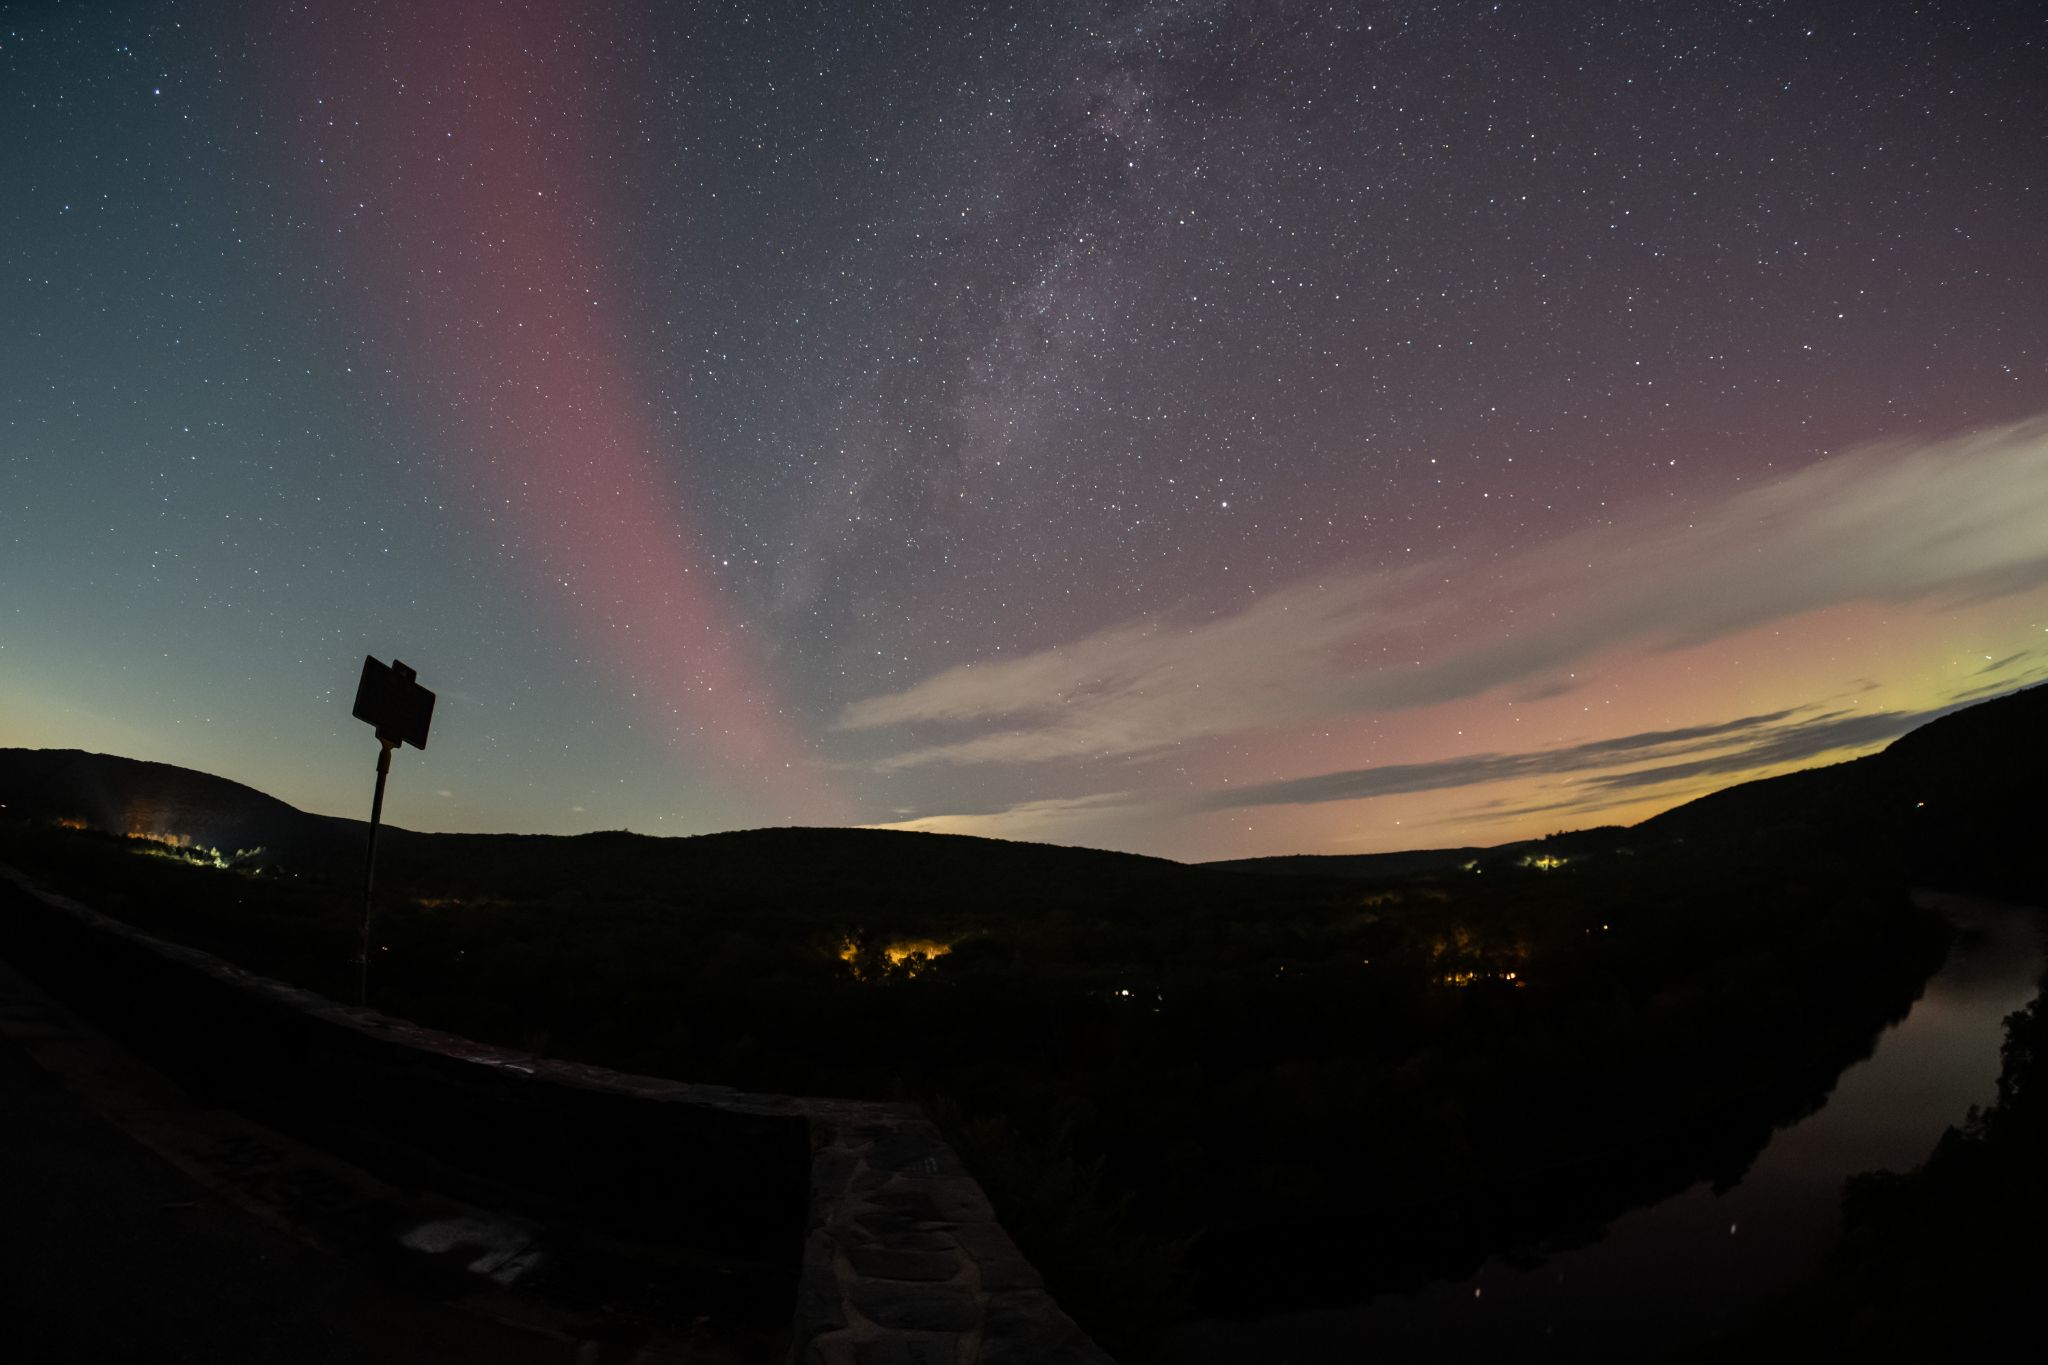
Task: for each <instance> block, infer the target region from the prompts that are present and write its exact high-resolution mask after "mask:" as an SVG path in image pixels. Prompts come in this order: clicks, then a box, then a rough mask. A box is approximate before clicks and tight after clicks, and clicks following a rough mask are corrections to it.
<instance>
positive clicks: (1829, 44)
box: [0, 0, 2048, 858]
mask: <svg viewBox="0 0 2048 1365" xmlns="http://www.w3.org/2000/svg"><path fill="white" fill-rule="evenodd" d="M2044 110H2048V11H2044V10H2043V9H2041V8H2040V7H2038V6H2036V5H2031V4H2013V5H2004V6H1993V5H1976V4H1960V3H1959V4H1915V5H1899V4H1870V5H1863V6H1836V5H1818V4H1807V5H1778V4H1765V3H1749V4H1746V3H1734V2H1732V0H1716V2H1715V3H1706V4H1677V3H1673V4H1650V3H1629V4H1623V3H1612V4H1587V3H1555V4H1511V3H1502V4H1434V5H1411V4H1399V5H1386V6H1352V5H1338V4H1330V5H1314V4H1291V3H1282V2H1281V0H1257V2H1255V3H1188V4H1171V3H1156V4H1117V3H1107V2H1105V0H1096V2H1095V3H1066V2H1065V0H1039V2H1035V3H1020V4H1015V5H1001V4H976V3H962V4H916V3H890V4H860V3H854V0H832V2H831V3H818V4H801V3H787V4H768V5H744V4H654V3H647V4H643V5H621V6H585V5H574V4H568V3H558V4H550V3H527V4H517V3H510V4H489V3H469V2H464V3H444V2H443V0H436V3H432V4H413V3H396V2H395V0H392V2H388V3H348V4H340V3H336V4H300V5H283V4H253V3H250V4H225V3H206V4H190V5H175V4H117V5H105V4H100V5H86V4H50V3H41V4H19V3H17V4H13V5H9V6H4V7H0V744H7V745H30V746H38V747H41V746H67V747H80V748H86V749H93V750H101V751H108V752H115V753H123V754H129V755H133V756H136V757H144V758H154V759H161V760H164V761H168V762H174V763H180V764H185V765H188V766H191V767H195V768H200V769H204V770H207V771H211V772H217V773H221V774H223V775H225V776H229V777H233V778H236V779H239V780H241V781H245V782H248V783H251V784H252V785H255V786H258V787H260V788H263V789H264V790H267V791H270V792H272V793H274V794H276V795H278V796H281V797H283V798H284V799H286V800H289V801H291V802H293V803H294V804H297V805H300V806H303V807H306V808H308V809H312V810H317V811H322V812H329V813H338V814H349V815H361V814H363V813H364V809H363V808H364V807H366V805H367V802H368V796H369V788H370V782H371V774H372V766H373V762H374V759H375V755H376V744H375V742H374V740H373V739H372V737H371V735H370V733H369V731H368V729H367V728H366V727H364V726H362V725H361V724H360V723H358V722H356V721H354V720H352V719H351V718H350V717H349V715H348V707H349V702H350V700H351V697H352V694H353V688H354V682H355V677H356V672H357V669H358V667H359V665H360V663H361V659H362V656H363V655H364V654H365V653H374V654H376V655H378V656H379V657H381V658H387V659H388V658H390V657H392V656H393V655H396V656H397V657H399V658H401V659H403V660H405V661H406V662H408V663H409V664H411V665H413V666H414V667H415V668H417V669H418V670H419V673H420V680H421V682H422V683H424V684H426V685H427V686H429V687H432V688H435V689H436V690H437V691H438V692H439V694H440V706H439V710H438V711H437V714H436V718H435V727H434V733H433V737H432V742H431V744H430V747H429V748H428V749H427V750H426V751H425V752H424V753H416V752H414V751H411V750H407V751H405V752H404V753H403V754H402V755H401V756H400V757H399V759H398V761H397V764H396V768H395V772H394V776H393V780H392V787H391V795H390V799H389V801H388V803H387V808H386V813H387V817H388V818H390V819H392V820H394V821H395V822H397V823H399V824H403V825H409V826H412V827H415V828H422V829H479V830H539V831H551V832H577V831H583V830H590V829H607V828H622V827H623V828H630V829H635V830H641V831H645V832H650V833H676V834H681V833H695V832H701V831H706V830H713V829H724V828H735V827H746V826H756V825H763V824H786V823H792V822H797V823H845V824H894V825H901V826H905V827H910V828H921V829H934V830H953V831H962V832H973V833H988V834H998V835H1004V836H1009V837H1018V838H1032V839H1048V840H1053V841H1057V842H1063V843H1079V844H1090V845H1097V846H1106V847H1116V848H1129V849H1135V850H1139V851H1145V852H1156V853H1164V854H1168V855H1171V856H1175V857H1183V858H1202V857H1227V856H1235V855H1242V854H1250V853H1273V852H1288V851H1308V852H1359V851H1372V850H1378V849H1387V848H1399V847H1417V846H1433V845H1448V844H1459V843H1468V842H1497V841H1501V840H1505V839H1509V838H1516V837H1521V836H1526V835H1530V834H1540V833H1544V832H1547V831H1550V830H1554V829H1562V828H1572V827H1578V826H1584V825H1589V824H1598V823H1607V822H1615V821H1626V820H1632V819H1636V818H1640V817H1642V816H1644V815H1647V814H1649V813H1651V812H1652V811H1654V810H1657V809H1660V808H1662V807H1664V806H1668V805H1671V804H1674V803H1676V802H1677V801H1679V800H1682V799H1685V798H1687V797H1690V796H1692V795H1696V794H1698V793H1699V792H1702V791H1705V790H1709V789H1711V788H1714V787H1717V786H1722V785H1726V784H1727V783H1729V782H1731V781H1734V780H1737V779H1739V778H1741V777H1744V776H1749V775H1755V774H1759V773H1764V772H1774V771H1782V770H1785V769H1787V768H1791V767H1798V766H1805V765H1809V764H1812V763H1816V762H1824V761H1832V760H1834V759H1838V758H1842V757H1847V756H1850V755H1852V754H1854V753H1857V752H1862V751H1866V750H1868V749H1869V748H1871V747H1873V746H1875V745H1878V744H1881V743H1883V742H1885V741H1887V740H1889V739H1890V738H1891V737H1893V736H1894V735H1896V734H1898V733H1900V732H1901V731H1903V730H1904V729H1906V728H1909V727H1910V726H1912V725H1913V724H1916V723H1918V722H1919V721H1921V720H1923V719H1925V718H1926V717H1927V716H1928V715H1929V714H1930V713H1933V712H1936V711H1939V710H1940V709H1942V708H1943V707H1946V706H1951V705H1954V704H1956V703H1958V702H1961V701H1965V700H1968V699H1971V698H1975V697H1981V696H1988V695H1992V694H1994V693H1997V692H2000V691H2004V690H2008V689H2010V688H2012V687H2014V686H2017V685H2020V684H2022V683H2025V682H2028V681H2032V680H2038V679H2041V678H2044V677H2048V113H2044Z"/></svg>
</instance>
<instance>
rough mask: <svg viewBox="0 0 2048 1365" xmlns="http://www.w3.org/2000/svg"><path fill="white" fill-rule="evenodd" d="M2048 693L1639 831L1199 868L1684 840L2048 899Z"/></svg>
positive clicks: (1270, 871)
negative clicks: (1888, 867) (1849, 861)
mask: <svg viewBox="0 0 2048 1365" xmlns="http://www.w3.org/2000/svg"><path fill="white" fill-rule="evenodd" d="M2044 773H2048V686H2040V687H2033V688H2029V689H2027V690H2025V691H2023V692H2014V693H2011V694H2009V695H2007V696H2003V697H1998V698H1994V699H1993V700H1991V701H1985V702H1979V703H1978V704H1976V705H1974V706H1970V707H1966V708H1964V709H1963V710H1960V711H1956V712H1953V713H1951V714H1949V715H1946V716H1942V717H1940V718H1939V719H1936V720H1932V721H1929V722H1928V723H1927V724H1925V725H1923V726H1921V727H1919V728H1918V729H1916V730H1913V731H1911V732H1909V733H1907V734H1905V735H1902V736H1900V737H1899V738H1898V739H1896V740H1894V741H1893V742H1892V743H1891V745H1890V746H1889V747H1887V748H1885V749H1883V750H1882V751H1880V752H1878V753H1875V754H1869V755H1866V756H1865V757H1863V758H1858V759H1852V760H1850V761H1848V762H1846V763H1835V764H1830V765H1828V766H1826V767H1821V768H1808V769H1805V770H1803V771H1801V772H1795V773H1786V774H1784V775H1782V776H1779V777H1767V778H1761V779H1759V780H1757V781H1755V782H1744V783H1741V784H1739V785H1737V786H1733V787H1727V788H1723V789H1722V790H1720V791H1717V792H1713V793H1710V794H1709V795H1706V796H1703V797H1700V798H1699V799H1697V800H1694V801H1689V802H1687V803H1686V804H1684V805H1682V806H1676V807H1673V808H1672V809H1671V810H1668V811H1665V812H1664V813H1663V814H1661V815H1656V816H1653V817H1651V818H1650V819H1648V820H1645V821H1643V822H1642V823H1641V824H1638V825H1634V826H1630V827H1627V828H1623V827H1619V826H1608V827H1605V828H1602V829H1590V830H1579V831H1575V832H1572V833H1567V834H1558V835H1552V836H1550V837H1549V838H1547V839H1540V840H1523V841H1520V842H1517V843H1511V844H1498V845H1494V846H1492V847H1489V848H1451V849H1421V850H1413V851H1406V852H1399V853H1369V854H1355V855H1315V854H1294V855H1288V856H1283V857H1274V858H1241V859H1234V860H1230V861H1226V862H1216V863H1208V864H1204V866H1208V867H1215V868H1231V869H1236V870H1238V871H1243V872H1252V873H1258V874H1261V875H1276V874H1277V875H1285V876H1321V877H1340V878H1346V879H1355V880H1365V881H1387V880H1394V879H1398V878H1402V877H1409V876H1420V875H1425V874H1428V873H1432V872H1439V871H1444V870H1447V869H1449V868H1453V867H1457V866H1460V865H1462V864H1464V863H1466V862H1478V863H1481V864H1487V865H1491V864H1495V863H1500V862H1512V861H1515V860H1518V859H1520V858H1523V857H1527V856H1531V855H1535V854H1538V853H1543V852H1552V853H1561V854H1565V855H1567V856H1571V855H1575V854H1578V853H1587V852H1597V851H1600V850H1602V849H1606V848H1617V847H1629V848H1635V849H1640V850H1647V849H1650V848H1654V847H1657V846H1658V845H1661V844H1671V843H1684V844H1691V845H1699V846H1704V847H1708V848H1715V847H1730V848H1733V847H1738V846H1739V847H1740V848H1741V850H1742V851H1743V852H1744V854H1745V856H1756V855H1763V856H1768V857H1787V858H1811V857H1813V856H1815V855H1826V856H1830V857H1852V858H1854V857H1867V858H1870V859H1876V860H1882V861H1885V862H1889V863H1893V864H1896V866H1897V868H1898V870H1899V871H1900V872H1901V873H1903V874H1904V875H1907V876H1911V877H1915V878H1919V879H1922V880H1926V881H1938V882H1942V883H1944V884H1947V885H1953V886H1958V887H1962V886H1969V887H1975V888H1978V889H1982V890H1987V891H2009V892H2015V893H2023V894H2026V895H2040V894H2044V893H2048V852H2044V849H2048V837H2044V834H2043V831H2044V830H2048V781H2044Z"/></svg>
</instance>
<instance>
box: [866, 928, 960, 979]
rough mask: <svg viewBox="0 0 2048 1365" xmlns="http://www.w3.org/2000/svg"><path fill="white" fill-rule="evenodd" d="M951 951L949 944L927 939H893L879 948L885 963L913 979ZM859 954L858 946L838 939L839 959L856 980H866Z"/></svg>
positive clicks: (951, 946)
mask: <svg viewBox="0 0 2048 1365" xmlns="http://www.w3.org/2000/svg"><path fill="white" fill-rule="evenodd" d="M952 951H953V945H952V944H950V943H941V942H939V941H938V940H937V939H931V938H904V939H895V940H893V941H891V942H889V943H885V944H883V945H882V956H883V957H885V958H887V959H888V960H889V965H890V966H891V967H892V968H895V969H898V970H900V971H901V972H903V974H904V975H906V976H916V975H917V974H918V973H919V972H922V971H924V970H925V969H926V968H928V967H930V966H931V965H932V963H933V962H935V961H937V960H938V959H939V958H942V957H944V956H945V955H946V954H947V953H950V952H952ZM862 953H863V950H862V948H861V945H860V944H859V943H858V942H857V941H856V940H854V939H852V938H846V939H842V940H840V944H839V960H840V961H841V962H844V963H845V964H846V965H847V967H848V968H849V969H851V970H852V972H853V976H854V979H855V980H856V981H865V980H867V979H868V976H867V975H866V974H864V973H863V970H862V967H861V958H862Z"/></svg>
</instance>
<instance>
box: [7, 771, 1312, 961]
mask: <svg viewBox="0 0 2048 1365" xmlns="http://www.w3.org/2000/svg"><path fill="white" fill-rule="evenodd" d="M0 805H4V806H6V807H7V813H9V814H13V815H18V816H26V817H28V818H31V819H38V820H75V821H79V822H82V823H83V824H85V825H87V826H89V827H91V828H93V829H98V830H104V831H107V832H109V833H115V834H146V835H152V836H158V837H164V836H169V837H175V838H182V839H185V840H187V841H189V842H190V843H192V844H194V845H198V846H202V847H212V848H216V849H219V850H221V851H223V852H228V853H232V852H234V851H236V850H244V849H247V850H254V849H261V850H262V853H261V855H260V856H259V857H257V858H254V859H251V861H255V862H260V863H264V864H268V865H272V866H280V867H287V868H290V869H292V870H295V871H304V872H313V873H318V874H329V875H333V874H346V873H348V872H349V870H350V869H352V868H354V867H356V866H357V865H359V863H360V860H361V858H362V849H363V840H364V832H365V825H364V822H362V821H359V820H348V819H342V818H340V817H336V816H323V815H313V814H309V813H308V812H305V811H301V810H299V809H297V808H295V807H293V806H290V805H287V804H286V803H284V802H282V801H279V800H277V799H276V798H274V797H271V796H266V795H265V794H263V793H262V792H259V791H256V790H255V789H254V788H251V787H246V786H243V785H242V784H241V783H238V782H231V781H228V780H227V779H225V778H219V777H214V776H211V775H209V774H206V773H199V772H193V771H191V770H189V769H185V768H178V767H173V766H171V765H169V764H164V763H149V762H142V761H139V760H136V759H129V758H121V757H118V756H115V755H112V754H93V753H85V752H81V751H79V750H69V749H4V750H0ZM378 877H379V880H380V882H383V883H387V884H389V885H391V886H393V887H397V886H400V885H404V886H409V887H411V888H413V889H415V890H423V891H429V892H431V893H433V894H435V895H439V896H447V897H455V898H462V899H483V900H490V899H505V898H518V899H537V898H545V897H550V896H555V895H564V894H575V895H596V896H603V897H613V898H618V897H653V898H657V899H660V898H668V897H673V896H675V895H676V894H677V893H678V891H685V892H687V893H689V894H692V895H695V896H698V897H702V898H704V899H708V900H716V901H719V902H721V903H723V904H726V905H743V904H747V903H750V902H753V903H786V902H789V901H792V900H801V901H803V902H805V903H806V904H810V905H814V906H818V905H828V904H830V903H831V902H832V901H833V900H834V899H843V900H845V901H846V902H848V903H849V904H854V903H857V904H859V905H862V906H873V905H875V904H877V903H881V904H886V905H890V906H893V907H895V908H897V909H898V910H900V911H901V912H902V914H903V917H904V918H906V919H922V920H929V918H930V917H931V915H932V914H933V913H937V914H939V915H940V917H941V918H943V919H946V920H949V921H953V922H960V921H963V920H966V921H972V920H993V919H1001V918H1003V917H1005V916H1010V915H1030V914H1033V913H1043V912H1044V911H1046V910H1047V909H1048V908H1049V905H1050V902H1052V901H1057V903H1058V907H1059V909H1060V910H1061V911H1062V912H1063V913H1066V914H1077V913H1080V914H1086V913H1091V912H1100V913H1108V912H1110V911H1111V910H1112V909H1113V908H1114V907H1117V906H1121V905H1127V904H1129V903H1130V902H1131V901H1132V899H1133V898H1147V899H1165V900H1169V901H1173V900H1178V901H1182V902H1185V903H1187V904H1189V905H1191V906H1192V905H1216V906H1224V905H1237V904H1242V903H1248V902H1249V901H1251V900H1254V899H1257V898H1261V897H1265V898H1270V897H1271V895H1272V891H1271V887H1270V884H1269V883H1266V882H1264V881H1263V880H1262V879H1252V878H1247V877H1245V876H1242V875H1240V874H1236V873H1232V872H1229V871H1217V870H1211V869H1205V868H1198V867H1190V866H1188V865H1187V864H1184V863H1177V862H1172V861H1169V860H1167V859H1164V858H1148V857H1143V856H1140V855H1138V854H1132V853H1114V852H1107V851H1103V850H1098V849H1087V848H1069V847H1065V846H1061V845H1056V844H1033V843H1021V842H1015V841H1010V840H1002V839H983V838H977V837H974V836H970V835H940V834H919V833H906V832H903V831H900V830H869V829H810V828H782V829H757V830H738V831H731V832H726V833H719V834H705V835H696V836H692V837H687V838H675V837H659V836H654V835H644V834H632V833H627V832H624V831H607V832H602V833H594V834H581V835H547V834H423V833H419V832H417V831H413V830H407V829H402V828H398V827H395V826H390V825H386V826H385V827H384V832H383V834H382V836H381V840H380V843H379V846H378ZM1302 890H1303V891H1304V892H1307V893H1311V894H1312V889H1311V888H1309V887H1307V886H1304V887H1303V888H1302Z"/></svg>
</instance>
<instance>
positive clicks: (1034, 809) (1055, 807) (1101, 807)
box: [862, 792, 1136, 839]
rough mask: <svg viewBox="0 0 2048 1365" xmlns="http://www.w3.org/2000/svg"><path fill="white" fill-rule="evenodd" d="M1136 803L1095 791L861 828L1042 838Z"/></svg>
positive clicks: (1125, 794) (1090, 823)
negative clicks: (987, 809) (1093, 792)
mask: <svg viewBox="0 0 2048 1365" xmlns="http://www.w3.org/2000/svg"><path fill="white" fill-rule="evenodd" d="M1135 804H1136V803H1134V801H1133V800H1132V798H1131V795H1130V793H1128V792H1098V793H1095V794H1092V795H1089V796H1074V797H1057V798H1053V799H1050V800H1043V801H1024V802H1020V803H1018V804H1017V805H1014V806H1005V807H1002V808H1001V809H998V810H990V811H970V812H959V813H953V814H946V815H925V816H919V817H917V818H916V819H911V820H889V821H883V822H881V823H879V824H872V825H864V826H862V828H864V829H896V830H911V831H915V832H918V833H924V834H979V835H983V836H986V837H988V838H995V839H1034V838H1037V839H1044V838H1050V837H1052V836H1053V835H1055V834H1061V833H1065V832H1067V831H1069V830H1070V829H1071V828H1072V827H1074V826H1076V825H1081V826H1093V825H1094V824H1095V823H1096V822H1098V821H1100V820H1101V819H1103V818H1104V817H1105V816H1110V815H1114V814H1116V813H1118V812H1120V811H1125V810H1129V809H1132V808H1133V807H1134V806H1135Z"/></svg>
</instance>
